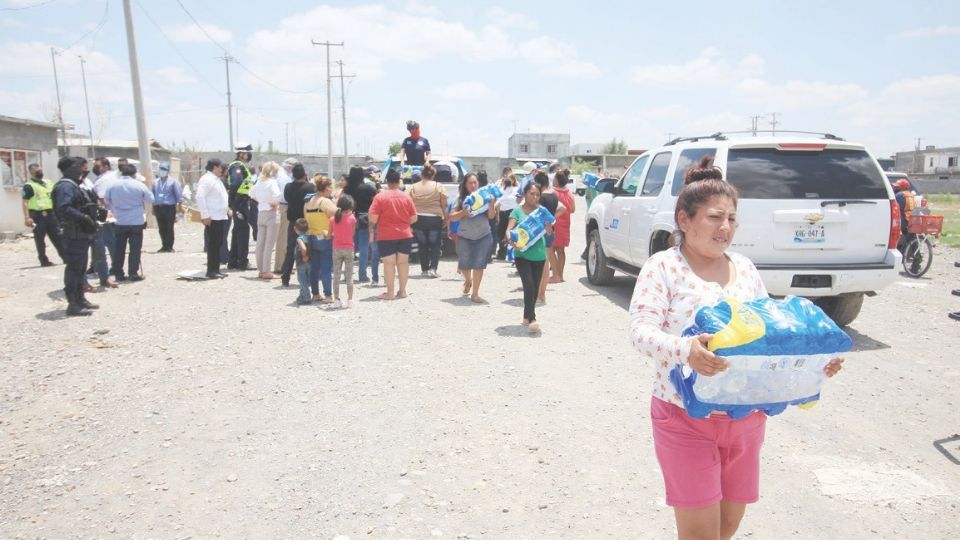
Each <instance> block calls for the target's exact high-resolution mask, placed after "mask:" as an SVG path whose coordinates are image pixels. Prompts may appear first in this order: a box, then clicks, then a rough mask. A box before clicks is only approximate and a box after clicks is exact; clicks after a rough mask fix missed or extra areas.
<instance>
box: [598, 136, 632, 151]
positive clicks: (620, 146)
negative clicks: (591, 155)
mask: <svg viewBox="0 0 960 540" xmlns="http://www.w3.org/2000/svg"><path fill="white" fill-rule="evenodd" d="M603 153H604V154H626V153H627V143H626V141H624V140H623V139H620V140H617V138H616V137H614V138H613V140H611V141H610V142H608V143H607V144H606V146H604V147H603Z"/></svg>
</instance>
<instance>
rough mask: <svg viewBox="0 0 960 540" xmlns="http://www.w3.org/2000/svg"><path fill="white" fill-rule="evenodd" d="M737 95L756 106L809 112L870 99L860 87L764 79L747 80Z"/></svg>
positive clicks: (737, 87) (740, 86)
mask: <svg viewBox="0 0 960 540" xmlns="http://www.w3.org/2000/svg"><path fill="white" fill-rule="evenodd" d="M736 92H737V93H738V94H740V95H741V96H743V97H745V98H746V99H748V100H749V101H750V102H751V103H752V104H755V105H763V106H765V107H772V108H775V109H809V108H823V107H829V106H834V105H836V104H845V103H850V102H851V101H853V100H857V99H862V98H864V97H866V96H867V91H866V90H865V89H864V88H863V87H862V86H860V85H858V84H853V83H828V82H821V81H787V82H785V83H783V84H774V83H770V82H767V81H764V80H761V79H745V80H743V81H741V82H740V83H739V84H737V86H736Z"/></svg>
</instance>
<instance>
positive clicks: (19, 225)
mask: <svg viewBox="0 0 960 540" xmlns="http://www.w3.org/2000/svg"><path fill="white" fill-rule="evenodd" d="M59 128H60V126H58V125H57V124H51V123H49V122H41V121H38V120H29V119H25V118H13V117H10V116H0V187H2V188H3V191H2V196H0V231H23V230H25V229H26V227H24V225H23V210H22V205H21V202H20V201H21V198H20V187H21V186H22V185H23V184H24V183H25V182H26V181H27V179H28V177H29V175H28V174H27V165H29V164H31V163H38V164H40V165H41V166H42V167H43V170H44V173H45V174H46V177H47V178H52V179H54V180H56V179H57V178H59V177H60V174H59V171H57V159H58V155H57V130H58V129H59Z"/></svg>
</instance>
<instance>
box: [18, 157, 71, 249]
mask: <svg viewBox="0 0 960 540" xmlns="http://www.w3.org/2000/svg"><path fill="white" fill-rule="evenodd" d="M27 169H28V171H29V172H30V180H28V181H27V183H26V184H24V185H23V224H24V225H26V226H27V227H33V241H34V243H36V244H37V256H38V257H39V258H40V266H53V262H51V261H50V259H48V258H47V242H46V237H47V236H49V237H50V242H51V243H52V244H53V247H54V248H55V249H56V250H57V254H58V255H60V259H64V257H63V246H62V244H61V240H60V223H58V222H57V216H55V215H54V214H53V196H52V193H53V184H51V183H50V182H48V181H46V180H44V179H43V167H41V166H40V165H38V164H36V163H31V164H30V166H29V167H28V168H27Z"/></svg>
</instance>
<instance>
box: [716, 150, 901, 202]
mask: <svg viewBox="0 0 960 540" xmlns="http://www.w3.org/2000/svg"><path fill="white" fill-rule="evenodd" d="M727 181H728V182H730V183H731V184H733V185H734V186H735V187H736V188H737V190H738V191H739V192H740V197H742V198H744V199H849V198H857V199H886V198H887V190H886V186H884V179H883V175H882V174H881V173H880V169H878V168H877V164H876V162H875V161H874V160H873V158H871V157H870V155H869V154H867V152H866V151H864V150H829V149H827V150H822V151H819V152H783V151H779V150H777V149H774V148H744V149H735V148H732V149H730V151H729V155H728V156H727Z"/></svg>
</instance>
